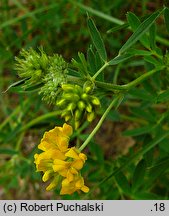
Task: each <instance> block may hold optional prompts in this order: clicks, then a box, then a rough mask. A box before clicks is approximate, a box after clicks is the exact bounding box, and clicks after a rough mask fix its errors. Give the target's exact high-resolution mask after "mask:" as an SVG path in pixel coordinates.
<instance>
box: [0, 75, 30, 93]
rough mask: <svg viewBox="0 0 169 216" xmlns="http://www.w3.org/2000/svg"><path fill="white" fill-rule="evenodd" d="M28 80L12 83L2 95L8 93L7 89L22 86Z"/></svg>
mask: <svg viewBox="0 0 169 216" xmlns="http://www.w3.org/2000/svg"><path fill="white" fill-rule="evenodd" d="M28 79H29V78H24V79H22V80H19V81H17V82H14V83H12V84H11V85H10V86H9V87H8V88H7V89H6V90H5V91H4V92H3V93H6V92H7V91H9V89H10V88H12V87H17V86H20V85H22V84H24V83H25V81H26V80H28Z"/></svg>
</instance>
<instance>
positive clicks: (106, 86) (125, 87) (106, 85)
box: [68, 64, 165, 91]
mask: <svg viewBox="0 0 169 216" xmlns="http://www.w3.org/2000/svg"><path fill="white" fill-rule="evenodd" d="M103 66H104V68H105V67H106V66H107V64H105V65H103ZM104 68H103V67H102V68H101V69H102V70H103V69H104ZM164 68H165V66H161V67H158V68H155V69H153V70H151V71H149V72H147V73H145V74H143V75H141V76H140V77H138V78H137V79H135V80H133V81H131V82H130V83H128V84H125V85H116V84H111V83H105V82H100V81H95V84H96V86H97V87H100V88H103V89H106V90H109V91H114V90H120V91H122V90H123V91H124V90H125V91H126V90H129V89H130V88H132V87H134V86H136V85H138V84H139V83H141V82H142V81H143V80H145V79H147V78H149V77H150V76H152V75H153V74H154V73H156V72H158V71H160V70H163V69H164ZM101 69H100V70H99V71H98V72H99V73H100V72H101V71H102V70H101ZM98 72H97V73H98ZM93 77H94V76H93ZM93 77H92V78H93ZM68 80H69V81H72V82H75V83H77V84H79V83H80V84H83V83H84V81H85V80H84V79H81V78H78V77H73V76H69V77H68Z"/></svg>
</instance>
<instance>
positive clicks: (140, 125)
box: [0, 0, 169, 199]
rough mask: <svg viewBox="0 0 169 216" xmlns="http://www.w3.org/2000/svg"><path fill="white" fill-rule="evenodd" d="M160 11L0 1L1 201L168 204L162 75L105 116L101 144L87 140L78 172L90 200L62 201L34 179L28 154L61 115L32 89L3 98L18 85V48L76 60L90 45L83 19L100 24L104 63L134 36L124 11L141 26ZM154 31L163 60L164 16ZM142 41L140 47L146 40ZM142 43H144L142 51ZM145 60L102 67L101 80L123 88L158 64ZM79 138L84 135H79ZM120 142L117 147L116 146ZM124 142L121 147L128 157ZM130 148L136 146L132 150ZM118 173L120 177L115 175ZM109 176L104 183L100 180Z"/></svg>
mask: <svg viewBox="0 0 169 216" xmlns="http://www.w3.org/2000/svg"><path fill="white" fill-rule="evenodd" d="M166 6H168V5H167V3H166ZM162 7H163V2H161V1H158V0H156V1H148V0H143V1H138V0H134V1H133V0H132V1H131V0H129V1H124V0H113V1H112V0H107V1H105V0H100V1H96V0H87V1H83V0H80V1H73V0H72V1H67V0H58V1H54V0H48V1H44V0H39V1H32V0H30V1H26V0H25V1H24V0H23V1H19V0H1V2H0V21H1V22H0V92H1V93H0V113H1V114H0V155H1V159H0V167H1V171H0V198H1V199H49V198H50V199H168V198H169V186H168V180H169V173H168V167H169V166H168V165H169V159H168V156H169V146H168V143H169V142H168V141H169V140H168V138H167V135H166V133H165V132H164V130H165V131H167V130H168V118H169V113H168V99H169V97H168V87H167V86H168V79H167V76H164V75H163V76H160V75H159V74H155V75H154V76H153V77H151V78H150V80H149V81H147V80H146V81H144V82H143V83H142V84H141V85H140V86H139V88H134V89H131V90H130V91H129V92H128V94H127V96H126V97H125V99H124V102H123V103H122V105H121V107H120V109H119V111H111V112H110V114H109V115H108V117H107V121H105V123H104V124H103V126H102V128H101V129H100V130H101V134H100V137H98V138H97V137H96V138H95V139H94V140H92V142H91V143H90V145H89V148H88V149H87V150H86V153H87V154H88V161H87V164H86V166H85V167H84V169H83V172H84V176H86V180H87V183H88V185H89V186H90V188H91V193H89V194H87V195H83V194H74V195H72V196H64V197H60V196H59V195H58V194H59V192H58V191H57V190H56V191H55V192H46V191H45V186H44V185H43V184H41V183H40V182H41V180H40V179H41V176H40V175H39V173H36V172H35V166H34V164H33V155H34V154H35V152H36V148H37V145H38V144H39V142H40V139H41V137H42V134H43V133H44V131H46V130H48V129H51V128H53V127H54V126H55V125H59V124H62V123H63V120H61V119H60V118H59V117H58V111H56V110H54V108H53V107H52V106H47V105H45V104H44V103H43V102H42V101H41V98H40V97H39V96H38V94H36V91H37V90H34V89H32V91H28V92H26V93H25V92H24V91H23V89H22V88H21V87H20V86H19V85H18V86H15V88H14V89H13V88H11V89H10V91H8V92H7V93H4V91H5V90H6V89H7V87H8V86H9V85H10V84H12V83H13V82H15V81H17V77H16V71H15V70H14V57H15V56H17V55H18V53H19V51H20V50H21V49H22V48H25V49H27V48H30V47H33V48H35V49H36V48H37V47H40V46H43V47H44V49H45V52H46V53H48V54H49V55H53V53H58V54H62V55H63V56H64V58H65V59H67V61H70V60H71V58H72V57H76V56H77V52H78V51H80V52H83V53H86V50H87V49H88V47H89V44H90V43H91V39H90V32H89V31H88V28H87V21H86V19H87V15H86V12H87V13H89V15H90V16H92V17H93V18H94V21H95V23H97V27H98V29H99V31H100V32H101V35H102V37H103V40H104V43H105V47H106V49H107V50H108V52H107V53H108V56H110V57H111V58H113V56H116V55H117V54H118V50H119V49H120V48H121V46H122V45H123V44H124V43H125V42H126V40H127V39H128V38H129V36H130V35H131V29H132V31H135V27H133V26H132V20H133V19H134V15H133V14H132V13H130V14H127V12H128V11H130V12H133V13H134V14H136V15H137V16H138V17H140V20H141V21H142V20H144V19H145V18H146V16H147V15H149V14H151V13H153V12H154V11H156V10H158V9H160V8H162ZM126 14H127V18H126ZM131 16H133V18H132V19H130V18H131ZM166 17H168V16H167V14H166ZM166 20H167V18H166V19H165V21H166ZM127 22H128V23H127ZM121 25H122V27H121ZM119 26H120V27H119ZM128 26H130V29H128ZM152 28H153V27H152ZM153 31H154V30H153V29H152V32H153ZM156 31H157V36H156V40H157V45H158V47H159V49H160V52H163V54H165V51H166V49H167V47H168V46H169V42H168V32H167V28H166V26H165V25H164V18H163V17H160V18H159V19H158V21H157V26H156ZM142 39H143V41H144V38H142ZM143 41H141V43H142V44H145V41H144V42H143ZM151 41H153V39H152V40H151ZM141 43H140V44H137V46H136V48H140V47H141ZM151 46H153V44H151ZM133 52H134V51H133ZM161 55H162V54H161ZM143 56H144V58H142V59H140V58H137V56H136V57H135V58H134V60H132V61H127V62H125V63H123V62H122V63H121V64H118V65H116V66H112V67H109V68H107V69H106V76H105V79H106V80H108V81H109V82H113V83H115V84H116V83H117V82H118V84H126V83H128V82H129V81H131V80H133V79H135V78H137V77H138V76H139V75H141V74H142V71H145V68H146V70H151V69H152V68H153V66H154V65H156V64H157V61H156V60H157V59H156V58H153V57H152V56H146V55H145V53H144V55H143ZM112 71H114V76H112ZM119 73H120V75H119ZM166 73H167V72H166ZM167 75H168V74H167ZM16 92H17V93H16ZM18 93H19V94H18ZM103 96H104V95H103ZM109 101H110V99H109V98H108V97H107V98H104V97H103V98H102V104H103V105H102V109H101V111H100V116H101V115H102V114H103V112H104V110H105V109H106V107H107V104H108V103H109ZM119 125H120V126H119ZM93 127H94V124H91V126H90V127H89V124H88V123H86V122H85V123H84V124H83V125H82V127H81V128H80V129H79V131H78V132H77V133H76V132H75V134H74V136H73V137H72V141H76V139H77V137H78V139H80V141H84V140H85V139H86V138H87V136H88V135H89V132H90V130H91V129H92V128H93ZM117 128H118V129H117ZM116 129H117V130H116ZM82 131H84V132H85V133H80V132H82ZM102 131H103V133H102ZM104 132H105V134H104ZM122 132H123V135H122ZM79 134H80V135H79ZM98 136H99V135H98ZM114 137H116V139H114ZM124 137H125V138H124ZM126 137H129V138H130V139H127V138H126ZM101 139H102V140H103V142H101ZM117 140H119V141H118V142H116V141H117ZM126 140H128V142H126ZM99 141H100V142H99ZM119 143H120V144H119ZM122 143H125V144H126V145H125V148H126V152H125V153H124V152H123V150H124V149H123V148H124V145H122ZM131 143H132V144H131ZM117 145H118V146H117ZM119 145H120V146H121V147H119ZM131 145H132V146H133V147H132V148H129V146H131ZM107 149H108V150H107ZM112 149H113V150H112ZM117 149H120V150H117ZM111 151H112V153H110V152H111ZM113 151H114V152H113ZM120 167H122V168H121V170H119V169H118V168H120ZM117 169H118V173H117V172H116V170H117ZM106 176H107V178H106V179H103V178H104V177H106Z"/></svg>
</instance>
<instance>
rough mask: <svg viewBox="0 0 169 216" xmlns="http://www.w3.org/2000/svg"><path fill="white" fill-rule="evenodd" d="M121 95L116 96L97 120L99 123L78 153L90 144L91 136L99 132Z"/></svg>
mask: <svg viewBox="0 0 169 216" xmlns="http://www.w3.org/2000/svg"><path fill="white" fill-rule="evenodd" d="M121 97H122V96H121V95H120V96H119V95H118V96H116V97H115V98H114V100H113V101H112V102H111V103H110V105H109V106H108V108H107V109H106V111H105V112H104V114H103V115H102V117H101V119H100V120H99V122H98V123H97V125H96V127H95V128H94V130H93V131H92V132H91V134H90V135H89V136H88V138H87V139H86V140H85V142H84V143H83V144H82V145H81V147H80V148H79V150H80V151H82V150H83V149H84V148H85V147H86V146H87V145H88V143H89V142H90V140H91V139H92V138H93V136H94V135H95V134H96V132H97V131H98V130H99V128H100V127H101V125H102V123H103V121H104V120H105V118H106V116H107V114H108V113H109V112H110V110H111V108H112V107H113V106H114V105H116V104H117V102H118V101H119V100H120V99H121ZM120 102H121V100H120V101H119V103H118V105H117V106H116V108H117V107H118V106H119V105H120Z"/></svg>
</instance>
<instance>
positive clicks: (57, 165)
mask: <svg viewBox="0 0 169 216" xmlns="http://www.w3.org/2000/svg"><path fill="white" fill-rule="evenodd" d="M65 156H66V157H67V161H63V160H62V159H55V160H54V165H53V170H54V172H58V173H59V174H60V175H61V176H63V177H66V178H67V179H68V181H69V182H70V181H73V177H74V175H76V174H78V171H79V170H81V169H82V168H83V165H84V163H85V160H86V159H87V157H86V155H85V154H83V153H80V152H78V149H76V148H75V147H72V148H70V149H68V151H67V152H66V153H65Z"/></svg>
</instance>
